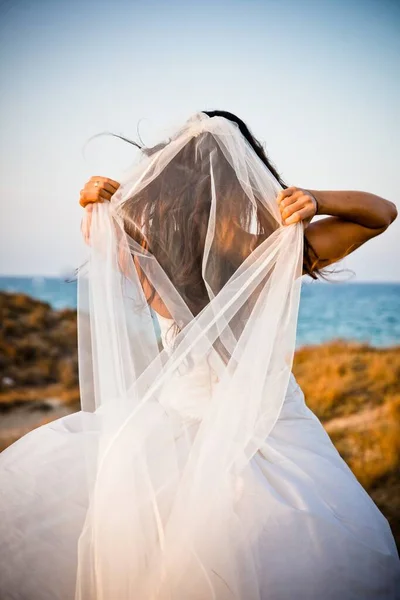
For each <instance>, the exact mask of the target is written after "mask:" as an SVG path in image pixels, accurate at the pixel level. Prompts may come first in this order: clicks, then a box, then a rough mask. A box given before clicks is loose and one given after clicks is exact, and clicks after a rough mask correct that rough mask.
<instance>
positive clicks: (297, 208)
mask: <svg viewBox="0 0 400 600" xmlns="http://www.w3.org/2000/svg"><path fill="white" fill-rule="evenodd" d="M276 200H277V202H278V204H279V209H280V211H281V215H282V220H283V221H284V224H285V225H291V224H292V223H297V222H298V221H303V220H308V221H311V219H312V218H313V216H314V215H315V214H316V204H315V200H314V198H313V197H312V196H311V195H310V194H308V193H307V190H303V189H302V188H297V187H294V186H292V187H290V188H287V189H285V190H282V191H281V192H279V194H278V196H277V198H276Z"/></svg>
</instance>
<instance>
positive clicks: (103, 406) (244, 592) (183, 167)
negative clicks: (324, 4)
mask: <svg viewBox="0 0 400 600" xmlns="http://www.w3.org/2000/svg"><path fill="white" fill-rule="evenodd" d="M200 189H201V194H199V190H200ZM280 190H281V186H280V184H279V183H278V182H277V181H276V179H275V178H274V177H273V175H272V174H271V173H270V172H269V170H268V169H267V167H266V166H265V165H264V164H263V163H262V162H261V160H260V159H259V158H258V157H257V156H256V154H255V153H254V151H253V150H252V148H251V147H250V145H249V144H248V143H247V141H246V140H245V138H244V137H243V136H242V135H241V133H240V131H239V129H238V127H237V126H236V125H235V124H234V123H232V122H230V121H228V120H227V119H224V118H222V117H212V118H210V117H208V116H207V115H205V114H204V113H197V114H195V115H194V116H193V117H192V118H190V119H189V120H188V121H187V122H185V123H184V125H183V126H182V127H181V128H179V130H178V131H175V132H174V133H173V135H172V136H171V137H170V138H169V139H168V140H167V141H166V142H165V143H162V144H160V145H159V146H158V147H155V148H154V149H153V151H152V152H148V153H144V154H143V155H142V156H141V158H140V160H139V161H138V162H137V163H136V164H135V165H134V166H133V167H132V168H131V169H130V170H129V172H127V174H126V177H125V179H124V181H122V183H121V187H120V188H119V189H118V191H117V193H116V194H115V195H114V196H113V197H112V200H111V202H110V203H103V204H98V205H95V206H94V208H93V211H92V213H91V221H90V223H89V222H88V223H87V224H86V226H87V228H90V232H89V235H90V243H89V246H88V253H89V258H88V261H87V263H86V266H85V268H83V269H82V270H81V272H80V274H79V282H78V325H79V328H78V330H79V361H80V364H79V370H80V388H81V401H82V410H83V412H84V414H85V413H91V414H93V416H94V415H95V416H96V436H95V441H93V440H91V439H90V438H89V441H87V442H86V445H87V448H86V450H87V451H86V452H85V453H84V456H83V457H82V460H85V461H86V465H85V467H86V474H87V477H86V482H87V493H88V510H87V512H86V517H85V520H84V527H83V530H82V532H81V534H80V538H79V547H78V576H77V586H76V599H77V600H90V599H93V600H94V599H96V600H100V599H104V600H106V599H107V600H109V599H110V598H118V599H119V600H122V599H128V598H138V599H139V598H140V599H144V598H146V599H148V600H150V599H162V600H164V599H171V600H172V599H174V600H177V599H180V600H181V599H183V598H184V599H185V600H190V599H193V600H195V599H196V600H197V599H199V600H200V599H201V600H204V599H205V598H210V599H211V598H218V599H219V600H221V599H225V598H226V599H228V598H229V599H232V598H239V597H240V598H243V597H246V598H247V599H248V600H253V599H258V598H259V595H258V585H257V565H256V564H255V558H254V554H253V552H252V543H253V542H254V540H255V538H256V537H257V534H258V528H257V524H258V522H259V518H261V512H262V511H263V510H264V508H263V507H260V506H259V505H258V504H257V497H256V482H255V480H254V477H255V476H254V473H253V471H252V469H251V459H252V457H253V456H254V455H255V453H256V452H257V451H258V449H259V448H260V446H261V445H262V444H263V442H264V440H265V439H266V438H267V436H268V435H269V433H270V432H271V429H272V428H273V427H274V424H275V422H276V420H277V418H278V416H279V413H280V410H281V407H282V404H283V401H284V398H285V394H286V390H287V386H288V382H289V376H290V372H291V366H292V360H293V353H294V347H295V334H296V323H297V315H298V308H299V296H300V282H301V274H302V254H303V226H302V224H301V223H298V224H295V225H291V226H283V224H282V220H281V216H280V212H279V209H278V206H277V203H276V196H277V194H278V192H279V191H280ZM184 192H185V193H186V194H187V198H188V202H191V201H193V202H195V201H196V202H202V203H203V205H202V208H203V213H204V210H205V211H206V213H207V214H206V217H207V218H206V219H205V221H204V223H203V225H204V227H206V232H205V235H204V236H203V238H202V239H203V241H201V240H200V238H199V261H198V265H199V270H200V269H201V278H202V283H203V285H204V289H205V290H206V292H207V297H208V301H207V302H206V303H204V306H200V307H199V308H198V309H196V310H194V309H193V305H192V304H191V303H190V302H189V301H188V293H187V290H186V291H185V288H184V286H177V285H174V282H173V281H174V280H173V278H172V277H171V270H172V269H179V254H180V252H181V248H180V243H181V240H180V236H179V220H178V219H176V228H175V229H176V236H175V237H174V238H173V240H172V241H171V244H170V245H169V246H168V247H165V243H164V246H163V247H161V246H162V244H161V241H160V243H159V244H158V245H157V243H156V242H155V240H156V241H157V227H158V228H161V227H162V226H163V221H161V222H160V221H158V222H156V220H155V217H154V218H153V217H152V216H151V214H150V216H149V212H148V213H147V216H148V217H149V218H148V219H147V221H146V223H147V225H146V227H147V229H146V227H144V226H143V222H142V221H141V219H140V210H142V209H140V210H138V206H139V207H143V211H146V210H148V208H149V207H150V206H154V204H155V203H157V199H158V198H159V199H162V198H163V197H165V195H168V194H169V195H170V196H171V197H173V196H174V195H175V196H178V195H181V194H182V193H184ZM260 212H262V214H263V219H264V223H267V224H268V226H267V228H264V231H263V232H262V235H261V234H260V232H259V230H258V216H259V215H260ZM138 215H139V217H138ZM163 218H164V219H165V220H167V219H170V220H174V219H175V215H174V212H173V211H172V210H171V211H170V212H169V213H168V214H165V215H164V217H163ZM149 227H152V228H153V229H152V231H151V243H150V242H149V238H150V235H149ZM156 247H157V248H158V253H157V251H156V250H155V248H156ZM160 253H161V254H162V256H163V260H162V261H160V259H159V256H160ZM161 263H162V264H163V266H162V264H161ZM167 264H168V265H169V266H168V267H166V265H167ZM144 280H146V282H147V287H148V288H151V290H152V292H153V297H156V298H157V299H158V300H161V301H162V303H163V305H164V306H165V307H166V308H167V310H168V312H169V313H170V315H171V317H172V319H173V321H174V322H175V327H176V337H175V338H174V344H173V347H172V348H170V349H169V350H167V349H163V348H162V347H161V346H160V341H159V332H158V330H157V326H155V319H154V316H155V315H154V312H153V310H152V308H151V307H150V305H149V302H148V298H147V296H146V295H145V292H144V288H143V281H144ZM204 361H206V364H207V365H208V366H209V368H210V371H211V372H212V373H213V385H212V386H210V388H209V393H208V394H204V395H203V396H202V395H201V394H200V395H197V396H196V398H197V400H196V401H197V402H198V403H199V410H200V414H201V417H199V418H198V419H187V418H183V417H182V414H180V412H179V407H177V406H174V403H173V402H169V401H168V398H171V397H173V394H174V389H176V386H177V385H182V384H183V385H185V382H187V383H188V385H187V393H188V395H190V394H191V393H194V390H193V388H192V387H191V385H190V381H191V379H190V377H191V373H193V372H194V371H195V370H196V369H197V368H198V367H199V365H200V364H203V363H204ZM243 489H246V490H247V494H246V499H243V497H242V496H241V490H243ZM238 502H242V503H243V502H246V503H247V509H246V510H242V511H240V512H239V511H238V510H237V503H238ZM263 518H265V515H263Z"/></svg>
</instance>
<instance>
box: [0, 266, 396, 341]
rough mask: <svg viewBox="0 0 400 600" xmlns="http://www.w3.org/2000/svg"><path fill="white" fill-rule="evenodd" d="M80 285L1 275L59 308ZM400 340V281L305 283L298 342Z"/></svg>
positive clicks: (0, 285)
mask: <svg viewBox="0 0 400 600" xmlns="http://www.w3.org/2000/svg"><path fill="white" fill-rule="evenodd" d="M76 286H77V284H76V281H74V280H73V279H72V280H71V279H63V278H56V277H0V290H2V291H8V292H22V293H24V294H28V295H29V296H32V297H34V298H38V299H40V300H44V301H45V302H48V303H49V304H50V305H51V306H52V307H53V308H55V309H63V308H76V295H77V288H76ZM338 339H343V340H351V341H359V342H366V343H369V344H371V345H373V346H378V347H389V346H394V345H400V283H356V282H337V281H335V282H329V283H326V282H320V281H317V282H315V281H313V282H311V283H308V282H304V283H303V285H302V291H301V300H300V311H299V319H298V327H297V347H301V346H305V345H310V344H319V343H322V342H326V341H331V340H338Z"/></svg>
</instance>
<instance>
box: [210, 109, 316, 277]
mask: <svg viewBox="0 0 400 600" xmlns="http://www.w3.org/2000/svg"><path fill="white" fill-rule="evenodd" d="M202 112H203V113H204V114H206V115H208V116H209V117H224V118H225V119H228V120H229V121H232V122H233V123H236V124H237V125H238V127H239V130H240V132H241V134H242V135H243V136H244V137H245V138H246V140H247V141H248V143H249V144H250V146H251V147H252V148H253V150H254V152H255V153H256V154H257V156H258V158H259V159H260V160H262V162H263V163H264V164H265V165H266V166H267V167H268V169H269V170H270V171H271V173H272V175H273V176H274V177H275V179H276V180H277V181H278V182H279V183H280V185H281V186H282V187H283V188H284V189H287V188H288V187H289V186H288V185H286V183H285V182H284V181H283V179H282V177H281V176H280V175H279V173H278V171H277V170H276V168H275V166H274V165H273V164H272V162H271V161H270V159H269V158H268V156H267V154H266V152H265V150H264V148H263V146H262V144H261V143H260V142H259V141H258V140H257V139H256V138H255V137H254V135H253V134H252V133H251V131H250V129H249V128H248V127H247V125H246V123H245V122H244V121H242V119H239V117H237V116H236V115H234V114H233V113H231V112H228V111H226V110H203V111H202ZM318 260H319V257H318V255H317V253H316V252H315V250H314V248H313V247H312V245H311V244H310V242H309V241H308V240H307V238H306V236H304V258H303V269H304V271H305V273H307V275H309V276H310V277H312V279H317V278H318V276H322V274H321V272H320V270H319V269H318V267H317V263H318Z"/></svg>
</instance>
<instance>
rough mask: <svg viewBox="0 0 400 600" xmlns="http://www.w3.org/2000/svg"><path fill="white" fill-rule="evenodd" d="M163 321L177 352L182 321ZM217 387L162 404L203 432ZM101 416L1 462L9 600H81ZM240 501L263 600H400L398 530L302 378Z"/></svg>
mask: <svg viewBox="0 0 400 600" xmlns="http://www.w3.org/2000/svg"><path fill="white" fill-rule="evenodd" d="M157 318H158V321H159V324H160V329H161V338H162V341H163V344H164V346H165V347H166V349H167V351H168V350H169V348H170V347H171V344H172V342H173V331H172V330H171V325H172V324H173V321H172V320H170V319H165V318H163V317H161V316H158V317H157ZM216 385H218V380H217V377H216V376H215V374H214V373H213V370H212V368H211V367H210V366H209V365H208V364H207V361H203V362H201V363H199V364H198V365H196V367H195V368H194V369H193V370H192V371H191V373H190V374H188V375H186V376H185V375H183V376H181V377H178V376H177V377H176V378H172V379H171V381H170V383H169V386H166V388H165V390H164V392H163V394H162V396H161V398H160V402H161V403H162V405H163V407H164V408H165V410H166V411H167V413H168V414H169V415H170V416H171V418H173V415H175V416H178V418H179V419H182V420H184V421H186V422H187V423H188V424H189V427H191V428H192V429H193V431H194V430H195V429H196V427H197V425H198V423H199V421H200V419H201V418H202V413H203V411H204V408H205V405H206V403H207V401H209V399H210V396H211V391H212V388H213V387H214V386H216ZM99 418H100V417H99V415H97V416H96V415H94V414H89V413H86V414H84V413H82V412H78V413H75V414H73V415H69V416H66V417H62V418H61V419H58V420H56V421H54V422H52V423H49V424H46V425H43V426H42V427H39V428H38V429H36V430H34V431H32V432H31V433H29V434H27V435H25V436H24V437H23V438H21V439H20V440H19V441H17V442H16V443H15V444H13V445H12V446H11V447H10V448H8V449H6V450H5V451H4V452H3V453H2V454H1V455H0V470H1V492H0V494H1V520H0V532H1V539H2V559H1V563H0V598H1V599H2V600H56V599H60V600H71V599H72V598H74V593H75V580H76V569H77V541H78V538H79V535H80V532H81V530H82V527H83V522H84V515H85V512H86V510H87V502H88V498H87V496H86V494H85V485H84V481H85V476H86V464H85V463H84V462H83V461H82V456H83V455H84V454H85V451H86V452H87V448H88V445H93V446H95V445H96V436H97V434H98V431H97V428H98V425H97V420H98V419H99ZM159 460H161V457H157V456H154V461H155V462H157V461H159ZM60 465H63V469H62V470H60V468H59V466H60ZM66 466H67V468H66ZM153 468H156V466H155V464H154V465H153ZM235 495H236V498H235V503H236V511H237V514H238V516H239V517H240V519H241V520H242V521H244V522H248V523H251V521H252V519H253V515H254V514H257V515H259V514H262V515H263V522H262V523H260V522H259V521H258V522H257V523H256V526H257V530H256V531H254V540H253V550H254V557H255V564H256V565H257V569H258V571H257V573H258V580H259V588H260V598H261V599H262V600H292V599H293V600H294V599H295V600H319V599H321V598H323V599H324V600H377V599H382V600H383V599H385V600H394V599H395V598H399V597H400V562H399V558H398V554H397V550H396V547H395V544H394V540H393V536H392V533H391V530H390V527H389V525H388V522H387V520H386V518H385V517H384V516H383V515H382V513H381V512H380V511H379V509H378V508H377V506H376V505H375V504H374V502H373V501H372V499H371V498H370V496H369V495H368V494H367V493H366V492H365V490H364V489H363V487H362V486H361V485H360V484H359V483H358V481H357V480H356V478H355V477H354V475H353V474H352V472H351V471H350V469H349V468H348V467H347V465H346V463H345V462H344V461H343V460H342V458H341V457H340V455H339V454H338V452H337V451H336V449H335V448H334V446H333V444H332V442H331V441H330V438H329V437H328V435H327V433H326V432H325V430H324V429H323V427H322V425H321V423H320V422H319V420H318V419H317V417H316V416H315V415H314V413H313V412H312V411H311V410H310V409H309V408H308V407H307V405H306V403H305V400H304V395H303V392H302V390H301V389H300V387H299V385H298V383H297V382H296V379H295V377H294V376H293V375H291V377H290V384H289V388H288V391H287V395H286V399H285V402H284V404H283V407H282V411H281V413H280V415H279V418H278V420H277V422H276V424H275V426H274V428H273V430H272V432H271V433H270V435H269V436H268V439H267V440H266V441H265V444H264V445H263V446H262V447H261V448H260V450H259V452H257V454H256V455H255V456H254V457H253V459H252V461H251V474H247V476H246V477H244V478H241V477H238V479H237V481H236V483H235ZM111 510H112V507H110V511H111ZM250 529H251V528H250ZM44 558H45V560H44ZM105 597H107V596H105ZM131 598H135V600H139V598H138V597H137V596H135V594H133V595H132V596H131ZM210 598H211V596H210ZM109 600H119V599H118V598H114V597H113V598H111V597H110V598H109ZM124 600H125V597H124ZM140 600H142V598H140ZM143 600H146V599H145V598H143ZM174 600H184V597H182V599H181V598H179V597H177V598H176V599H175V598H174ZM241 600H245V597H243V598H242V599H241Z"/></svg>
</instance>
